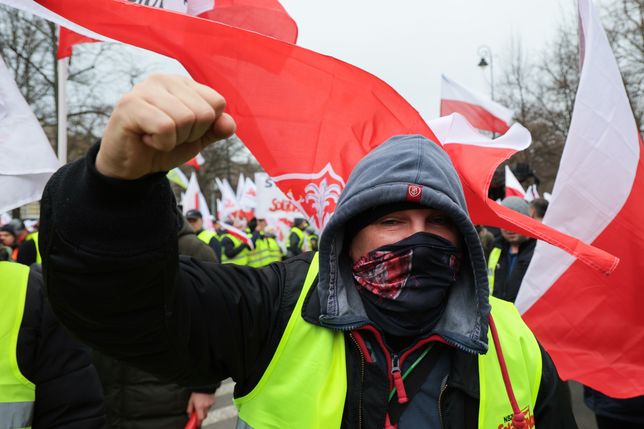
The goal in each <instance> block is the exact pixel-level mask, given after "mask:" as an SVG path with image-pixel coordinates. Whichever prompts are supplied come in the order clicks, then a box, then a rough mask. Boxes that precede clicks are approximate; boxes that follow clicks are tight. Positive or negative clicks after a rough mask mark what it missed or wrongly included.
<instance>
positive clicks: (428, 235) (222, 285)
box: [41, 76, 576, 429]
mask: <svg viewBox="0 0 644 429" xmlns="http://www.w3.org/2000/svg"><path fill="white" fill-rule="evenodd" d="M173 94H175V95H173ZM143 100H145V102H143ZM223 108H224V101H223V99H222V98H221V97H220V96H219V95H218V94H217V93H215V92H214V91H212V90H211V89H209V88H207V87H205V86H203V85H199V84H197V83H194V82H192V81H190V80H189V79H186V78H181V77H169V76H155V77H152V78H150V79H148V80H147V81H145V82H144V83H142V84H139V85H138V86H137V87H136V88H135V89H134V90H133V91H132V92H131V93H130V94H129V95H128V96H127V97H126V99H125V100H124V101H123V102H121V103H119V104H118V105H117V107H116V108H115V110H114V112H113V113H112V117H111V119H110V121H109V123H108V126H107V128H106V130H105V133H104V136H103V139H102V142H101V144H100V147H99V146H94V147H93V148H92V149H91V150H90V151H89V153H88V155H87V156H86V158H85V159H83V160H80V161H77V162H75V163H72V164H69V165H68V166H65V167H63V169H61V170H60V171H59V172H58V173H56V174H55V175H54V176H53V177H52V179H51V180H50V182H49V184H48V186H47V188H46V190H45V194H44V195H45V196H44V199H43V217H42V219H43V222H42V232H41V234H42V239H43V246H42V247H43V250H44V255H43V257H44V259H43V262H44V268H45V270H46V272H47V276H46V277H47V279H48V282H49V283H48V290H49V294H50V299H51V301H52V304H53V305H55V307H56V309H57V311H58V312H59V314H60V316H61V318H62V320H64V321H65V323H66V325H67V326H68V327H69V329H71V330H72V331H73V332H75V333H76V334H77V335H78V336H79V337H80V338H83V339H84V340H85V341H87V342H88V343H90V344H92V345H93V346H94V347H98V348H100V349H102V350H103V351H105V352H107V353H109V354H111V355H113V356H115V357H118V358H121V359H124V360H126V361H128V362H131V363H133V364H136V365H137V366H140V367H142V368H146V369H147V370H148V371H151V372H153V373H156V374H158V375H159V376H161V377H164V378H167V379H174V380H179V381H181V382H182V383H185V384H188V385H190V384H195V383H204V382H214V381H216V380H222V379H224V378H226V377H229V376H230V377H232V378H233V379H234V380H235V381H236V383H237V384H236V387H235V398H236V405H237V407H238V409H239V419H240V422H239V425H238V427H254V428H264V427H297V428H310V427H320V428H335V427H344V428H354V427H365V428H382V427H386V428H394V427H399V428H400V429H405V428H423V427H425V428H429V427H441V426H443V427H458V428H476V427H481V428H491V427H494V428H496V427H499V426H504V425H510V424H514V425H515V427H526V426H527V424H526V423H529V426H535V425H536V426H537V427H539V428H574V427H576V424H575V421H574V418H573V416H572V413H571V409H570V403H569V401H568V400H567V398H566V396H565V395H562V394H561V392H560V390H559V388H560V385H561V384H560V380H559V378H558V376H557V372H556V370H555V367H554V365H553V363H552V361H551V360H550V358H549V356H548V354H547V353H546V352H545V351H543V349H542V348H541V347H540V346H539V344H538V342H537V341H536V339H535V338H534V336H533V335H532V333H531V332H530V330H529V329H528V328H527V327H526V326H525V324H524V323H523V322H522V320H521V318H520V316H519V314H518V313H517V311H516V309H515V308H514V306H512V305H511V304H508V303H505V302H503V301H501V300H497V299H495V298H490V297H489V293H488V288H487V276H486V266H485V259H484V255H483V251H482V248H481V245H480V242H479V239H478V234H477V232H476V230H475V228H474V225H472V223H471V221H470V218H469V216H468V213H467V210H466V204H465V199H464V196H463V191H462V188H461V185H460V181H459V179H458V176H457V174H456V172H455V170H454V168H453V166H452V164H451V162H450V160H449V158H448V156H447V155H446V153H445V152H444V151H443V150H442V149H441V148H440V146H439V145H436V144H434V143H432V142H431V141H428V140H427V139H425V138H424V137H421V136H398V137H393V138H391V139H390V140H388V141H387V142H384V143H383V144H381V145H380V146H379V147H377V148H376V149H374V150H373V151H372V152H371V153H370V154H369V155H368V156H366V157H365V158H364V159H363V160H362V161H361V162H360V163H359V164H358V165H357V166H356V168H355V169H354V171H353V173H352V175H351V177H350V178H349V180H348V181H347V184H346V187H345V189H344V191H343V193H342V195H341V197H340V199H339V201H338V203H337V206H336V210H335V213H334V215H333V216H332V217H331V219H330V221H329V223H328V225H327V226H326V229H325V231H324V233H323V235H322V237H321V241H320V252H319V254H318V253H313V252H309V253H305V254H303V255H301V256H299V257H295V258H291V259H289V260H287V261H285V262H283V263H278V264H272V265H270V266H269V267H265V268H261V269H255V268H251V267H239V266H231V265H214V264H202V263H198V262H196V261H194V260H186V259H183V258H181V259H179V258H178V257H177V252H176V242H175V241H174V240H169V239H168V237H172V236H173V235H174V234H176V230H177V228H178V221H177V216H176V213H175V211H174V205H175V203H174V197H173V194H172V191H171V189H170V187H169V185H168V181H167V180H166V179H165V171H166V170H168V169H169V168H172V167H174V166H175V165H180V164H181V163H182V162H184V161H185V160H186V159H189V158H190V157H192V156H193V155H194V154H195V153H196V152H197V151H199V150H201V149H203V147H204V146H206V145H207V144H208V143H210V142H211V141H214V140H218V139H221V138H223V137H226V136H229V135H231V134H232V133H233V132H234V128H235V127H234V122H233V120H232V118H231V117H230V116H228V115H226V114H225V113H223ZM161 112H163V120H162V119H161V114H162V113H161ZM185 112H191V114H190V115H187V114H185ZM143 118H145V120H143ZM137 124H139V125H137ZM164 130H165V131H164ZM81 177H82V178H83V180H80V178H81ZM99 207H100V209H99ZM87 212H91V213H94V214H95V216H92V218H91V219H90V218H89V217H88V216H87V215H86V214H87ZM149 213H155V216H153V217H150V216H148V214H149ZM143 219H145V220H146V222H142V220H143ZM114 221H118V222H119V223H121V222H122V223H123V225H122V226H123V227H122V228H119V229H114V228H109V227H108V226H109V225H113V222H114ZM142 224H143V225H142ZM135 226H136V227H138V229H137V234H136V235H133V234H131V233H130V231H132V230H133V229H134V227H135ZM71 266H74V267H76V266H82V267H83V269H82V272H79V271H78V270H73V269H70V267H71ZM492 316H493V317H492ZM500 362H503V363H504V368H506V369H507V372H508V373H509V376H505V375H503V374H505V373H503V372H502V371H501V369H500ZM260 380H261V381H260ZM509 397H512V398H516V401H510V400H509V399H508V398H509ZM526 420H527V421H526Z"/></svg>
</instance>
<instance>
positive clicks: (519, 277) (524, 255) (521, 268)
mask: <svg viewBox="0 0 644 429" xmlns="http://www.w3.org/2000/svg"><path fill="white" fill-rule="evenodd" d="M536 245H537V240H535V239H534V238H529V239H528V240H526V241H524V242H523V243H521V244H520V245H519V253H518V254H517V256H516V258H517V260H516V262H515V263H514V264H515V265H514V269H513V270H512V272H510V271H509V270H510V267H509V265H510V264H509V260H508V252H509V251H510V244H509V243H508V242H507V241H505V240H504V239H503V237H499V238H497V239H496V240H495V241H494V245H493V246H492V249H494V248H500V249H501V256H500V257H499V262H498V264H497V266H496V269H495V270H494V291H493V293H492V295H493V296H495V297H497V298H499V299H502V300H504V301H509V302H514V301H515V300H516V299H517V295H518V294H519V288H520V287H521V282H522V281H523V277H524V276H525V273H526V271H527V270H528V266H529V265H530V261H531V260H532V255H533V254H534V248H535V247H536Z"/></svg>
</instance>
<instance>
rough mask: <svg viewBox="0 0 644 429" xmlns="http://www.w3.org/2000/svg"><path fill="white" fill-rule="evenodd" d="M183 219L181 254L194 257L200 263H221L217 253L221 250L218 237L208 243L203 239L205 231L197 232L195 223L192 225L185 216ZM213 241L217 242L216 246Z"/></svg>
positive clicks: (180, 235) (180, 238)
mask: <svg viewBox="0 0 644 429" xmlns="http://www.w3.org/2000/svg"><path fill="white" fill-rule="evenodd" d="M194 211H196V210H194ZM188 214H190V212H188ZM193 215H194V213H193ZM182 219H183V223H182V226H181V229H179V234H178V237H179V254H180V255H187V256H192V257H194V258H197V259H199V260H200V261H209V262H219V258H217V253H216V252H217V250H219V240H218V239H217V238H216V236H215V237H213V238H212V239H211V240H209V241H206V240H205V239H204V238H202V237H204V234H203V231H199V230H197V231H195V230H194V223H190V222H189V221H188V219H187V218H184V217H183V216H182ZM213 240H214V241H215V242H216V245H213ZM204 244H205V246H204Z"/></svg>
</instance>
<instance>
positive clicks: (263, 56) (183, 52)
mask: <svg viewBox="0 0 644 429" xmlns="http://www.w3.org/2000/svg"><path fill="white" fill-rule="evenodd" d="M0 2H3V3H8V2H10V3H12V4H13V5H14V6H15V5H17V6H16V7H20V8H23V7H24V4H25V3H27V4H29V5H30V6H32V5H34V4H37V5H38V6H40V7H42V8H43V9H45V11H46V13H44V12H43V14H48V16H50V17H52V18H51V19H58V20H60V19H63V20H66V21H67V22H71V21H73V22H74V24H71V25H76V26H77V27H78V28H86V29H88V30H90V31H91V32H94V33H101V34H103V37H109V38H113V39H118V40H120V41H123V42H125V43H129V44H132V45H135V46H139V47H141V48H144V49H149V50H152V51H155V52H158V53H160V54H163V55H167V56H170V57H173V58H175V59H177V60H179V61H180V62H181V63H182V64H183V65H184V66H185V67H186V69H188V71H189V72H190V73H191V75H192V76H193V77H194V78H195V79H196V80H198V81H200V82H202V83H204V84H207V85H209V86H211V87H213V88H216V89H217V90H218V91H219V92H220V93H221V94H222V95H223V96H224V97H225V98H226V100H227V102H228V104H227V106H228V112H229V113H230V114H231V115H232V116H233V117H234V118H235V120H236V122H237V126H238V128H237V129H238V134H239V136H240V138H241V139H242V140H243V141H244V142H245V143H246V145H247V146H248V148H249V149H250V151H251V152H252V153H253V155H255V157H256V158H257V160H258V161H259V162H260V164H261V165H262V166H263V167H264V169H265V170H266V172H267V173H268V174H269V175H271V177H273V178H274V180H275V183H277V184H278V186H279V187H280V188H281V189H282V191H284V193H285V194H286V195H287V196H289V197H290V198H291V199H292V201H293V204H294V205H296V207H298V208H301V209H302V210H303V211H304V212H305V213H307V214H308V215H309V216H310V218H311V219H312V221H313V222H314V223H315V224H316V227H317V228H318V229H320V230H321V229H322V227H323V226H324V220H325V219H327V218H328V216H329V214H330V213H332V212H333V210H334V209H335V204H336V202H337V199H338V195H339V192H340V191H341V190H342V188H343V187H344V183H345V180H346V179H347V178H348V176H349V174H350V172H351V170H352V169H353V167H354V166H355V165H356V163H357V162H358V161H359V160H360V159H361V158H362V157H363V156H364V155H365V154H366V153H367V152H369V151H370V150H371V149H373V148H374V147H376V146H378V145H379V144H381V143H382V142H384V141H385V140H387V139H388V138H389V137H391V136H393V135H398V134H422V135H424V136H426V137H428V138H429V139H432V140H434V141H438V140H437V139H436V136H435V135H434V134H433V132H432V131H431V130H430V128H429V127H428V126H427V124H426V123H425V122H424V121H423V119H422V118H421V117H420V115H419V114H418V112H417V111H416V110H414V108H413V107H412V106H411V105H409V103H407V102H406V101H405V100H404V99H403V98H402V97H401V96H400V95H399V94H398V93H397V92H396V91H394V90H393V89H392V88H391V87H390V86H389V85H387V84H386V83H385V82H383V81H381V80H380V79H378V78H376V77H375V76H373V75H370V74H369V73H367V72H365V71H363V70H360V69H359V68H357V67H353V66H351V65H349V64H346V63H344V62H342V61H339V60H337V59H335V58H332V57H329V56H325V55H321V54H318V53H316V52H313V51H309V50H307V49H304V48H301V47H299V46H296V45H292V44H288V43H283V42H281V41H279V40H276V39H273V38H270V37H265V36H262V35H260V34H257V33H253V32H250V31H244V30H241V29H239V28H234V27H230V26H226V25H222V24H219V23H216V22H212V21H208V20H204V19H197V18H194V17H191V16H188V15H185V14H177V13H170V12H168V11H164V10H160V9H156V8H150V7H144V6H139V5H136V4H133V3H129V2H125V1H123V0H120V1H119V0H94V1H92V2H86V1H84V0H38V2H37V3H33V2H25V0H20V1H17V0H0ZM41 12H42V11H41ZM63 16H64V18H62V17H63ZM177 41H181V43H177ZM451 146H453V147H456V146H457V145H451ZM446 150H447V149H446ZM450 150H452V149H450ZM450 150H448V152H450ZM511 153H513V151H510V150H507V149H506V150H496V149H492V150H489V151H488V153H487V155H486V156H485V157H484V158H482V159H481V160H479V159H471V157H470V155H468V154H467V153H464V152H463V151H459V150H452V152H450V155H451V156H452V158H453V159H454V156H462V157H463V159H464V160H466V161H462V160H458V159H455V160H454V163H455V165H457V168H470V167H472V168H471V171H469V172H468V171H461V172H460V173H461V178H462V179H463V180H465V179H467V181H468V182H467V183H464V187H466V188H467V189H468V190H467V191H466V197H467V198H468V201H467V202H468V206H469V207H471V208H474V209H472V210H471V212H472V214H473V217H474V218H475V219H476V218H478V219H481V221H480V222H479V223H483V224H486V225H495V226H497V225H498V226H500V227H502V228H506V229H512V230H517V231H518V232H521V233H522V234H525V235H529V236H533V237H537V238H541V239H544V240H548V241H549V242H552V243H556V244H557V245H558V246H561V247H562V248H563V249H565V250H566V251H568V252H570V253H572V254H573V255H575V256H578V257H579V258H580V259H581V260H582V261H584V263H587V264H590V265H591V266H593V267H596V268H597V269H599V270H601V271H603V272H609V271H611V270H612V269H614V265H615V264H616V260H615V258H614V257H612V256H611V255H608V254H606V253H605V252H603V251H601V250H599V249H595V248H592V247H590V246H588V245H586V244H584V243H582V242H580V241H579V240H576V239H574V238H573V237H570V236H567V235H565V234H561V233H557V232H556V231H554V230H552V229H545V230H544V229H541V228H540V227H538V226H535V225H534V223H530V222H527V221H525V220H523V219H520V218H516V217H514V216H513V215H512V213H514V212H512V211H511V210H509V209H505V208H504V207H502V206H500V205H498V204H496V205H495V204H493V203H489V202H488V199H487V187H489V182H490V178H491V173H490V171H493V169H494V168H496V166H497V165H498V163H499V162H502V161H504V160H505V159H507V157H509V156H510V155H511ZM464 164H466V165H464ZM470 164H474V165H473V166H472V165H470ZM294 166H296V168H297V170H296V171H297V172H294V171H293V170H294ZM458 166H460V167H458ZM489 168H493V169H492V170H490V169H489ZM476 174H478V176H476ZM475 176H476V177H475ZM478 210H480V213H478V212H477V211H478ZM510 212H511V213H510ZM528 220H529V218H528ZM537 223H538V222H537ZM539 225H540V224H539Z"/></svg>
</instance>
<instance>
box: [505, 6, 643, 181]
mask: <svg viewBox="0 0 644 429" xmlns="http://www.w3.org/2000/svg"><path fill="white" fill-rule="evenodd" d="M606 11H607V13H606V14H605V15H606V16H605V17H604V19H603V23H604V26H605V28H606V30H607V33H608V35H609V39H610V42H611V46H612V48H613V51H614V52H615V56H616V58H617V61H618V64H619V66H620V71H621V73H622V77H623V80H624V84H625V87H626V90H627V93H628V95H629V100H630V103H631V107H632V109H633V113H634V115H635V119H636V121H637V124H638V126H639V127H640V130H641V127H642V121H643V114H644V97H643V95H642V94H643V93H644V91H643V90H644V1H643V0H618V1H615V2H613V3H611V4H610V5H609V6H608V8H607V9H606ZM578 40H579V39H578V34H577V17H576V16H575V17H571V19H570V20H569V22H567V23H564V24H562V26H561V28H560V29H559V31H558V33H557V35H556V37H555V39H554V40H553V42H552V43H550V44H549V45H548V46H547V47H546V48H545V49H544V50H543V52H542V53H541V55H538V56H537V57H536V60H533V61H532V62H528V61H527V60H526V59H525V57H524V56H523V53H522V51H521V46H520V43H513V45H512V49H511V52H510V55H509V56H510V61H509V66H508V67H507V68H506V69H505V71H504V72H505V74H504V77H503V79H502V84H501V91H500V94H501V97H500V98H501V101H502V102H503V103H505V104H506V105H508V106H510V107H512V108H513V109H514V110H515V112H517V114H516V118H515V119H516V120H517V121H518V122H520V123H522V124H523V125H524V126H526V127H527V128H528V129H529V130H530V132H531V134H532V139H533V143H532V145H531V147H530V148H529V149H528V150H526V151H524V152H523V153H520V154H517V155H515V156H514V157H513V158H512V160H511V161H510V164H511V165H513V166H515V167H516V164H517V163H523V164H527V165H529V167H530V169H531V170H532V171H533V172H534V173H535V175H536V176H537V177H539V178H540V179H541V185H542V189H544V190H550V189H552V185H553V183H554V179H555V176H556V173H557V170H558V168H559V161H560V158H561V153H562V151H563V146H564V144H565V141H566V137H567V134H568V129H569V127H570V121H571V119H572V112H573V107H574V102H575V96H576V92H577V87H578V85H579V43H578ZM519 179H521V177H519ZM525 184H526V183H524V185H525Z"/></svg>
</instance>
